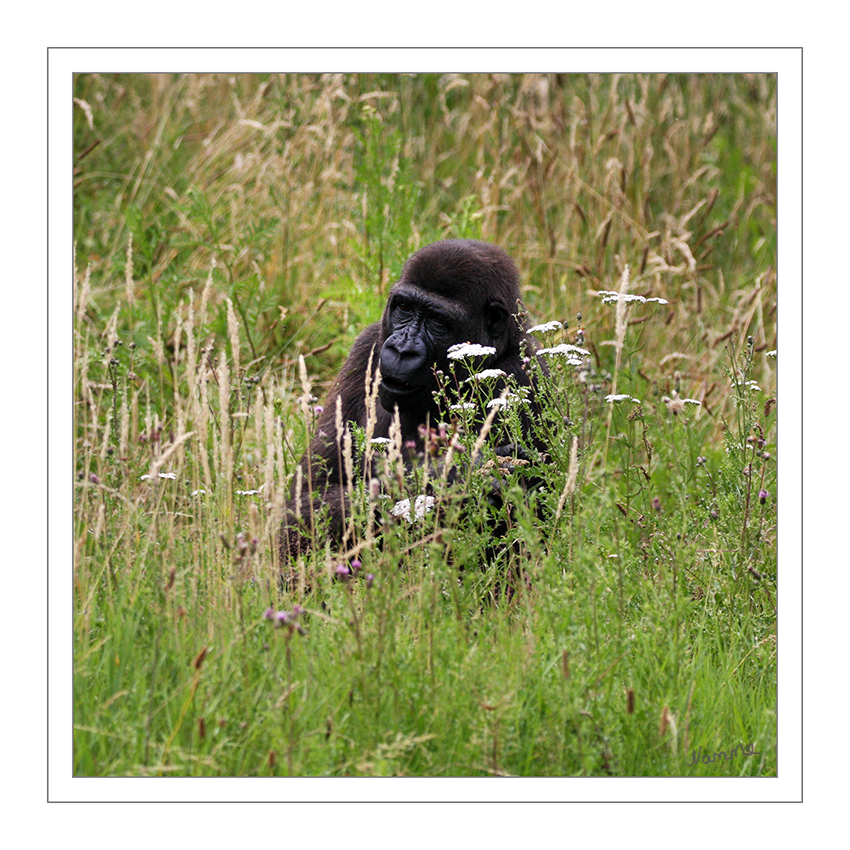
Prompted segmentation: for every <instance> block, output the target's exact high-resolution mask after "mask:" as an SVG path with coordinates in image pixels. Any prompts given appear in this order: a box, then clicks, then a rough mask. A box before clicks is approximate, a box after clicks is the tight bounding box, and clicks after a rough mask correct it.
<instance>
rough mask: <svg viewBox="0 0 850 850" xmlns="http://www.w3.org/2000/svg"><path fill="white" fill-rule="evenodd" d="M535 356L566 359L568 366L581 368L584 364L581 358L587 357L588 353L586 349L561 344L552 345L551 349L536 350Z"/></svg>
mask: <svg viewBox="0 0 850 850" xmlns="http://www.w3.org/2000/svg"><path fill="white" fill-rule="evenodd" d="M537 355H538V356H544V355H545V356H546V357H566V358H567V363H568V364H569V365H570V366H581V365H583V363H584V361H583V360H582V357H589V356H590V352H589V351H588V350H587V349H586V348H579V346H577V345H571V344H570V343H567V342H562V343H561V344H560V345H554V346H552V347H551V348H540V349H538V351H537Z"/></svg>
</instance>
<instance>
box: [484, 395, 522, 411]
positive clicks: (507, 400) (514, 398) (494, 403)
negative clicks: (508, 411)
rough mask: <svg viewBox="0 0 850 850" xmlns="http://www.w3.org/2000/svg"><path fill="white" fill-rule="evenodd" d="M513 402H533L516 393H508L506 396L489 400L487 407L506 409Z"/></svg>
mask: <svg viewBox="0 0 850 850" xmlns="http://www.w3.org/2000/svg"><path fill="white" fill-rule="evenodd" d="M513 404H531V402H530V401H529V400H528V399H527V398H524V397H523V396H519V395H517V394H516V393H507V394H506V395H505V396H504V397H499V398H494V399H491V400H490V401H488V402H487V407H488V408H492V407H499V408H501V409H502V410H504V409H505V408H507V407H510V406H511V405H513Z"/></svg>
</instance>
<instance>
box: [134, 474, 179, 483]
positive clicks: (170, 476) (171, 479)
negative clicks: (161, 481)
mask: <svg viewBox="0 0 850 850" xmlns="http://www.w3.org/2000/svg"><path fill="white" fill-rule="evenodd" d="M159 477H160V478H167V479H169V480H170V481H176V480H177V473H176V472H160V473H159ZM149 478H150V475H143V476H142V478H141V480H142V481H147V480H148V479H149Z"/></svg>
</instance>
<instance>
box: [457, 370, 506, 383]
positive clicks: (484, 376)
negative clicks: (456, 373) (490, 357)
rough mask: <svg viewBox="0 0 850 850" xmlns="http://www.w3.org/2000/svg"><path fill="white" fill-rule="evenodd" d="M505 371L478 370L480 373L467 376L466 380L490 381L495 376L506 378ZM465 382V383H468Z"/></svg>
mask: <svg viewBox="0 0 850 850" xmlns="http://www.w3.org/2000/svg"><path fill="white" fill-rule="evenodd" d="M504 377H505V372H504V371H502V370H501V369H485V370H484V371H483V372H478V374H476V375H473V376H472V377H471V378H467V379H466V382H469V381H489V380H490V379H493V378H504ZM466 382H465V383H466Z"/></svg>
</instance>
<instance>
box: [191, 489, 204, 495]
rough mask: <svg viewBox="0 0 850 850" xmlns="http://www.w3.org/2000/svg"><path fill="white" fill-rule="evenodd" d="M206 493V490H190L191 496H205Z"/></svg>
mask: <svg viewBox="0 0 850 850" xmlns="http://www.w3.org/2000/svg"><path fill="white" fill-rule="evenodd" d="M206 494H207V491H206V490H192V495H193V496H206Z"/></svg>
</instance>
